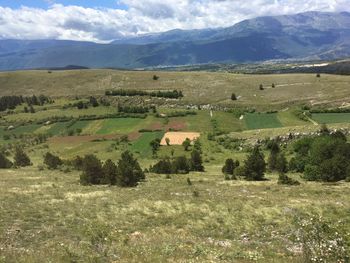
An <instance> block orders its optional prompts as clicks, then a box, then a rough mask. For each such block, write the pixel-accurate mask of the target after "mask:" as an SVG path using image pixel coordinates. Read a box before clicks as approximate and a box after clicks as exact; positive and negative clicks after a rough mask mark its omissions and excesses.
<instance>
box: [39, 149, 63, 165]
mask: <svg viewBox="0 0 350 263" xmlns="http://www.w3.org/2000/svg"><path fill="white" fill-rule="evenodd" d="M44 164H46V165H47V167H48V168H49V169H57V167H58V166H60V165H62V164H63V162H62V160H61V159H60V158H59V157H58V156H55V155H53V154H51V153H49V152H47V153H46V154H45V155H44Z"/></svg>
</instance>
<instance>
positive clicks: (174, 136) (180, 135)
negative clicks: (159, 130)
mask: <svg viewBox="0 0 350 263" xmlns="http://www.w3.org/2000/svg"><path fill="white" fill-rule="evenodd" d="M199 136H200V133H198V132H167V133H166V134H164V136H163V138H162V141H161V142H160V144H161V145H167V143H166V141H165V138H169V140H170V145H181V144H182V143H183V142H184V141H185V140H186V138H188V139H190V140H191V141H194V140H195V139H197V138H199Z"/></svg>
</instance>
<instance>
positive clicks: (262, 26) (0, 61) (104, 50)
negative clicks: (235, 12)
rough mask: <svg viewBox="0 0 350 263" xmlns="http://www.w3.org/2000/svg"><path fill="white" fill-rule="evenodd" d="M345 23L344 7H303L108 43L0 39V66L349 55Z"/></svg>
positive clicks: (146, 63) (143, 64) (101, 65)
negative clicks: (330, 10) (283, 13)
mask: <svg viewBox="0 0 350 263" xmlns="http://www.w3.org/2000/svg"><path fill="white" fill-rule="evenodd" d="M349 28H350V14H349V13H346V12H343V13H321V12H307V13H302V14H297V15H288V16H276V17H258V18H255V19H250V20H245V21H242V22H240V23H238V24H236V25H234V26H232V27H228V28H219V29H204V30H191V31H183V30H172V31H169V32H165V33H158V34H152V35H145V36H139V37H134V38H126V39H120V40H116V41H114V42H113V43H111V44H96V43H88V42H72V41H57V40H53V41H51V40H44V41H27V40H26V41H21V40H0V70H16V69H33V68H47V67H65V66H67V65H79V66H84V67H89V68H106V67H109V68H115V67H121V68H142V67H151V66H168V65H187V64H202V63H218V62H220V63H223V62H226V63H243V62H256V61H266V60H276V59H277V60H281V59H313V60H317V59H336V58H344V57H348V56H350V53H349V46H350V30H349Z"/></svg>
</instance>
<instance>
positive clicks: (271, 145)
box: [267, 140, 280, 171]
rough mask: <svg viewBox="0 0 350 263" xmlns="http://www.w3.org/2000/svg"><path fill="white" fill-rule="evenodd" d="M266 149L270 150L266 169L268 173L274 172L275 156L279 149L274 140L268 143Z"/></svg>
mask: <svg viewBox="0 0 350 263" xmlns="http://www.w3.org/2000/svg"><path fill="white" fill-rule="evenodd" d="M268 148H269V149H270V156H269V159H268V160H267V163H268V168H269V170H270V171H275V170H276V163H277V156H278V154H279V152H280V147H279V145H278V143H277V142H276V140H273V141H271V142H270V143H269V145H268Z"/></svg>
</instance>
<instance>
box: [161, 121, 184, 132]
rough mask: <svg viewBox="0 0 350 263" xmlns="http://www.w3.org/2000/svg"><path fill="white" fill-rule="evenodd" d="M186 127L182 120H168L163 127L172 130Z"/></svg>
mask: <svg viewBox="0 0 350 263" xmlns="http://www.w3.org/2000/svg"><path fill="white" fill-rule="evenodd" d="M185 128H186V122H184V121H170V122H169V123H168V124H167V125H166V126H165V129H166V130H167V131H169V130H170V129H172V130H177V131H181V130H183V129H185Z"/></svg>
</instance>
